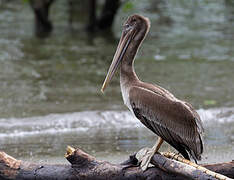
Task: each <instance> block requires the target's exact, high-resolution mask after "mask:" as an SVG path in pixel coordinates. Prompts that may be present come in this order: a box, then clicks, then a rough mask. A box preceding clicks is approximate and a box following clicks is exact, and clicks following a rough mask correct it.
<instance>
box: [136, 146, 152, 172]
mask: <svg viewBox="0 0 234 180" xmlns="http://www.w3.org/2000/svg"><path fill="white" fill-rule="evenodd" d="M154 154H155V148H154V147H153V148H148V147H146V148H143V149H141V150H140V151H139V152H138V153H137V154H136V158H137V160H138V162H139V163H140V167H141V169H142V170H143V171H145V170H146V169H147V168H148V167H149V165H150V161H151V159H152V157H153V155H154Z"/></svg>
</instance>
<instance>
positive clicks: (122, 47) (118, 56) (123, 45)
mask: <svg viewBox="0 0 234 180" xmlns="http://www.w3.org/2000/svg"><path fill="white" fill-rule="evenodd" d="M133 36H134V32H133V31H132V30H130V31H129V32H128V33H127V34H124V33H122V36H121V38H120V41H119V44H118V47H117V50H116V52H115V55H114V58H113V60H112V63H111V65H110V68H109V70H108V73H107V75H106V78H105V81H104V82H103V85H102V89H101V91H102V93H103V92H104V90H105V89H106V87H107V85H108V84H109V82H110V81H111V79H112V77H113V76H114V74H115V72H116V70H117V69H118V67H119V64H120V62H121V61H122V59H123V57H124V55H125V53H126V50H127V48H128V46H129V44H130V42H131V40H132V37H133Z"/></svg>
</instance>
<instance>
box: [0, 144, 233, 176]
mask: <svg viewBox="0 0 234 180" xmlns="http://www.w3.org/2000/svg"><path fill="white" fill-rule="evenodd" d="M65 157H66V159H67V160H68V161H69V162H70V163H71V165H47V164H33V163H28V162H23V161H20V160H16V159H14V158H13V157H11V156H9V155H7V154H6V153H4V152H0V180H9V179H12V180H15V179H17V180H23V179H24V180H31V179H37V180H42V179H43V180H44V179H47V180H50V179H52V180H55V179H56V180H68V179H69V180H78V179H79V180H82V179H85V180H89V179H90V180H93V179H97V180H102V179H129V180H130V179H147V180H149V179H163V180H167V179H175V180H178V179H180V180H183V179H210V180H212V179H216V178H215V177H212V176H210V175H207V174H206V173H204V172H203V171H199V170H197V169H196V168H195V169H194V168H192V169H191V168H189V167H188V165H186V164H184V163H181V162H178V161H175V160H173V159H169V158H167V157H165V156H162V155H160V154H156V155H154V157H153V159H152V162H151V163H152V164H154V165H155V167H150V168H148V169H147V170H146V171H144V172H143V171H142V170H141V169H140V168H139V166H138V162H137V159H136V158H135V155H133V156H130V158H129V159H128V160H127V161H125V162H123V163H122V164H111V163H109V162H106V161H98V160H97V159H96V158H95V157H93V156H91V155H89V154H87V153H85V152H83V151H82V150H80V149H76V150H75V149H73V148H71V147H69V148H68V150H67V153H66V155H65ZM203 167H205V168H207V169H210V170H212V171H215V172H216V173H220V174H223V175H225V176H228V177H229V178H228V177H225V176H222V175H221V176H220V177H224V178H225V179H231V178H234V161H232V162H228V163H221V164H209V165H203ZM216 173H215V174H216ZM216 175H218V174H216Z"/></svg>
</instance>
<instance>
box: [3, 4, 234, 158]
mask: <svg viewBox="0 0 234 180" xmlns="http://www.w3.org/2000/svg"><path fill="white" fill-rule="evenodd" d="M64 6H66V4H64V2H62V1H57V2H56V4H54V6H53V7H52V12H53V13H52V14H51V15H52V16H51V19H52V20H53V21H54V28H55V29H54V31H53V33H52V34H51V36H50V37H49V38H47V39H38V38H36V37H34V35H33V16H32V13H31V10H30V8H29V7H28V6H27V5H26V4H23V3H21V2H16V1H10V2H9V3H4V4H1V5H0V64H1V65H0V150H4V151H7V152H9V153H10V154H11V155H13V156H15V157H17V158H20V159H30V160H32V161H35V160H42V161H46V162H55V161H56V162H65V160H64V159H63V158H62V156H63V154H64V151H65V148H66V146H67V145H73V146H78V147H81V148H83V149H85V150H87V151H88V152H90V153H92V154H94V155H96V156H97V157H98V158H100V159H109V160H112V161H115V162H119V161H121V160H123V159H125V158H126V157H127V156H128V154H130V153H133V152H135V151H137V150H139V149H140V148H142V147H144V146H152V144H153V143H154V142H155V139H156V137H155V136H154V135H153V134H152V133H151V132H150V131H148V130H147V129H146V128H144V127H143V126H142V125H141V124H140V123H139V122H138V121H137V120H136V119H134V118H133V116H132V115H131V114H130V113H129V112H128V111H127V109H126V108H125V107H124V105H123V103H122V99H121V94H120V89H119V78H118V77H116V78H114V79H113V81H112V83H111V86H109V87H108V89H107V91H106V93H105V95H103V94H101V92H100V87H101V84H102V82H103V79H104V76H105V73H106V71H107V69H108V66H109V64H110V62H111V60H112V57H113V54H114V51H115V48H116V46H117V42H118V38H119V37H120V33H121V24H122V23H123V21H124V20H125V19H126V17H127V16H128V15H129V14H132V13H141V14H143V15H145V16H148V17H149V18H150V20H151V30H150V33H149V35H148V37H147V38H146V40H145V42H144V43H143V46H142V48H141V49H140V52H139V54H138V56H137V58H136V62H135V67H136V72H137V74H138V75H139V77H140V78H141V79H142V80H144V81H148V82H152V83H157V84H159V85H161V86H163V87H164V88H166V89H168V90H170V91H171V92H172V93H173V94H175V95H176V96H177V97H179V98H181V99H184V100H186V101H188V102H190V103H191V104H193V106H194V107H195V108H196V109H197V110H198V112H199V114H200V115H201V117H202V120H203V121H204V126H205V129H206V133H205V153H204V156H203V161H204V162H221V161H228V160H231V159H233V157H234V94H233V91H234V84H233V78H234V75H233V73H234V70H233V69H234V51H233V47H234V30H233V29H234V18H233V17H234V9H233V7H234V6H232V5H231V1H228V0H226V1H220V0H219V1H218V0H217V1H215V0H212V1H205V2H204V1H196V2H193V1H182V0H176V1H168V2H167V1H166V3H159V4H155V3H153V1H152V2H151V1H140V2H139V1H135V5H134V6H133V8H132V9H130V10H128V11H127V12H125V11H124V10H123V9H120V11H119V15H118V17H117V18H116V21H115V25H114V28H113V35H114V36H112V35H111V34H105V35H104V36H103V35H102V34H97V35H95V36H92V37H91V36H90V35H89V34H87V33H85V32H84V31H83V30H82V28H83V24H82V23H78V22H77V23H76V24H75V25H74V29H73V30H71V28H70V27H69V25H68V23H67V20H68V15H67V13H66V12H67V11H66V9H65V8H64ZM163 150H168V146H167V145H164V147H163Z"/></svg>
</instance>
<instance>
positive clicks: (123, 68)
mask: <svg viewBox="0 0 234 180" xmlns="http://www.w3.org/2000/svg"><path fill="white" fill-rule="evenodd" d="M149 28H150V21H149V20H148V18H145V17H143V16H140V15H132V16H130V17H129V18H128V19H127V21H126V22H125V24H124V26H123V31H122V35H121V38H120V41H119V44H118V47H117V50H116V53H115V55H114V58H113V61H112V64H111V65H110V68H109V71H108V74H107V76H106V79H105V81H104V83H103V86H102V92H103V91H104V90H105V88H106V86H107V84H108V83H109V82H110V81H111V79H112V77H113V76H114V73H115V72H116V70H117V68H118V66H119V65H120V86H121V91H122V96H123V101H124V103H125V105H126V106H127V107H128V108H129V109H130V111H131V112H133V113H134V115H135V116H136V117H137V118H138V119H139V120H140V121H141V122H142V123H143V124H144V125H145V126H146V127H147V128H149V129H150V130H151V131H153V132H154V133H155V134H157V135H158V136H159V138H158V142H157V143H156V144H155V145H154V146H153V148H152V149H151V151H150V155H145V157H144V158H143V159H141V167H142V169H143V170H145V169H146V168H147V167H148V164H149V162H150V160H151V157H152V156H153V155H154V154H155V153H156V152H157V151H158V149H159V148H160V146H161V144H162V143H163V141H166V142H167V143H169V144H170V145H171V146H173V147H174V148H175V149H176V150H177V151H179V153H181V154H182V155H183V156H184V158H186V159H188V160H190V156H191V157H192V158H193V159H194V160H195V162H196V160H200V159H201V154H202V152H203V142H202V137H201V134H202V133H203V131H204V130H203V127H202V122H201V120H200V117H199V115H198V113H197V112H196V111H195V110H194V109H193V107H192V106H191V105H190V104H189V103H187V102H184V101H181V100H179V99H177V98H176V97H175V96H174V95H172V94H171V93H170V92H169V91H167V90H166V89H164V88H162V87H160V86H157V85H153V84H149V83H145V82H142V81H140V80H139V79H138V77H137V75H136V73H135V71H134V67H133V64H134V59H135V56H136V53H137V51H138V49H139V46H140V45H141V43H142V41H143V40H144V38H145V36H146V34H147V33H148V31H149ZM148 154H149V153H148Z"/></svg>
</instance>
